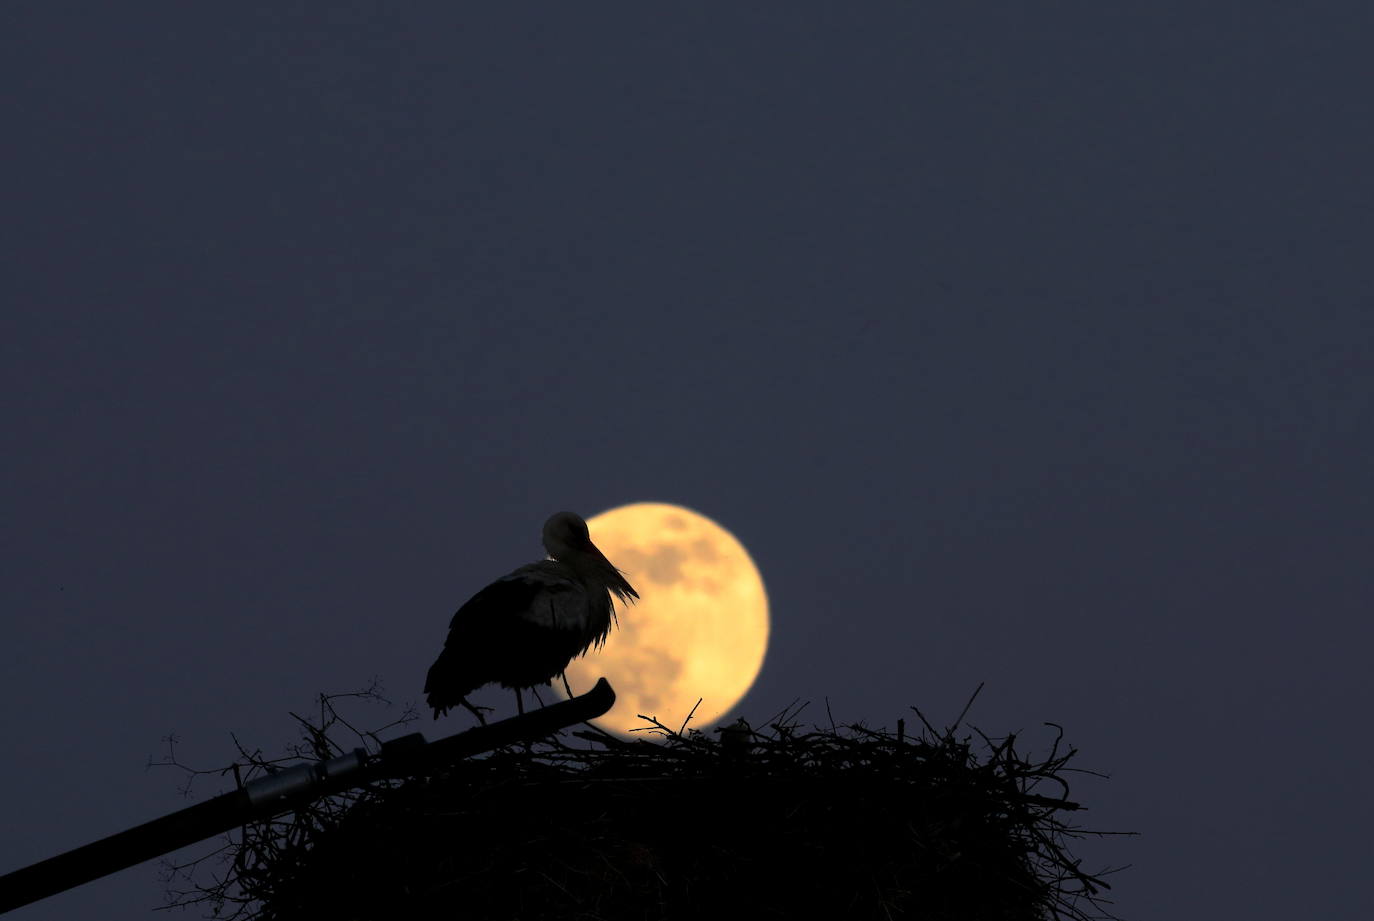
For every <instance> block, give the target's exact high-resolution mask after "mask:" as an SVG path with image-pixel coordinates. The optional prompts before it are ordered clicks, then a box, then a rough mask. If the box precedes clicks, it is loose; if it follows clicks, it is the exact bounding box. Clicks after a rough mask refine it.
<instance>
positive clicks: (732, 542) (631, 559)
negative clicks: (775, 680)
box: [567, 502, 768, 736]
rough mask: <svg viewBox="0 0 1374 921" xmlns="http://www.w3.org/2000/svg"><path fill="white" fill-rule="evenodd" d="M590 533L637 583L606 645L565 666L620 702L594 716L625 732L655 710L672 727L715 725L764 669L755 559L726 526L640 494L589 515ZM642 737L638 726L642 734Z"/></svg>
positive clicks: (763, 619) (582, 682) (579, 686)
mask: <svg viewBox="0 0 1374 921" xmlns="http://www.w3.org/2000/svg"><path fill="white" fill-rule="evenodd" d="M587 525H588V526H589V527H590V529H591V532H592V541H593V542H594V543H595V544H596V545H597V546H598V547H600V548H601V551H602V552H603V553H605V554H606V556H607V558H608V559H610V560H611V561H612V562H613V563H615V565H616V566H617V567H618V568H619V569H620V570H622V571H623V572H624V573H625V576H626V578H628V579H629V580H630V583H631V584H632V585H634V587H635V588H636V589H638V590H639V595H640V600H639V603H638V604H636V605H634V606H632V607H631V608H630V609H629V610H619V611H618V612H617V615H618V617H619V624H618V626H617V627H616V628H615V629H613V630H612V631H611V635H610V636H609V637H607V639H606V645H605V646H603V647H602V648H601V649H599V650H597V651H595V652H589V653H587V655H586V656H585V657H584V658H581V659H578V660H576V661H574V662H573V663H572V664H571V665H569V666H568V671H567V674H568V680H569V681H570V682H571V683H572V688H573V693H575V694H580V693H582V692H584V691H586V690H587V689H588V688H590V687H591V685H592V683H593V682H595V681H596V679H597V678H599V677H601V676H602V675H605V676H606V679H607V680H608V681H610V683H611V686H612V687H614V688H615V693H616V702H615V706H614V707H613V708H612V709H611V711H610V712H609V713H607V714H606V715H605V716H603V717H601V718H600V719H598V720H596V721H595V722H596V724H597V725H598V726H601V727H602V728H603V729H607V730H609V731H611V732H615V733H617V734H619V735H622V736H623V735H626V734H627V733H628V732H629V730H631V729H634V728H637V727H641V726H644V725H646V724H645V723H644V721H643V720H641V719H639V718H638V714H640V713H643V714H645V715H646V716H655V717H657V718H658V719H659V720H660V721H662V722H663V723H664V724H666V725H669V726H672V727H673V728H674V729H676V728H677V727H678V726H679V725H680V724H681V723H682V721H683V720H684V719H686V718H687V714H688V713H689V712H690V711H691V709H692V706H693V705H694V704H696V702H697V699H698V698H701V706H700V707H697V712H696V715H695V716H694V717H692V722H691V724H690V725H691V726H695V727H696V728H698V729H706V728H708V727H711V726H714V725H715V722H716V721H717V720H719V719H720V717H721V716H723V715H724V714H725V713H726V712H728V711H729V710H730V708H731V707H733V706H734V705H735V704H737V703H739V701H740V698H742V697H744V695H745V693H746V692H748V690H749V687H750V686H751V685H752V684H753V683H754V679H755V678H756V677H757V676H758V673H759V669H760V668H762V667H763V656H764V653H765V652H766V651H767V649H768V596H767V595H766V594H765V593H764V590H763V579H762V578H761V577H760V576H759V571H758V569H757V568H756V567H755V566H754V561H753V560H752V559H750V558H749V554H748V552H746V551H745V549H744V546H743V545H742V544H741V543H740V542H739V541H738V540H736V539H735V537H734V535H733V534H731V533H730V532H729V531H727V530H725V529H724V528H722V527H721V526H720V525H718V524H716V523H715V522H714V521H712V520H711V519H709V518H707V517H705V516H704V515H699V514H697V513H696V512H694V511H692V510H691V509H687V508H683V507H682V506H680V505H667V504H664V503H659V502H640V503H636V504H635V505H622V506H621V507H620V508H614V509H611V510H610V511H609V512H603V513H602V514H600V515H597V516H596V517H595V518H589V519H588V520H587ZM636 735H639V733H636Z"/></svg>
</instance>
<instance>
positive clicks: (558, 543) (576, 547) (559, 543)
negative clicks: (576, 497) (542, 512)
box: [544, 512, 600, 560]
mask: <svg viewBox="0 0 1374 921" xmlns="http://www.w3.org/2000/svg"><path fill="white" fill-rule="evenodd" d="M544 549H545V550H547V551H548V553H549V556H551V557H553V558H554V559H555V560H567V559H568V558H570V557H574V556H577V555H578V554H583V553H587V552H589V551H591V552H596V553H600V551H599V550H597V549H596V545H595V544H593V543H592V535H591V532H590V531H588V530H587V522H585V521H583V520H582V516H581V515H578V514H575V513H573V512H556V513H555V514H554V515H553V516H551V517H550V518H549V520H548V521H546V522H544Z"/></svg>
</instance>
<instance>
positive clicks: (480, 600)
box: [448, 560, 582, 641]
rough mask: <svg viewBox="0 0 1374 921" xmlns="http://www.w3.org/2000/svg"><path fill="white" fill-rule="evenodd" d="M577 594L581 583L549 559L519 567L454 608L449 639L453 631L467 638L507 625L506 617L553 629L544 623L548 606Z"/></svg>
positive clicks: (546, 622)
mask: <svg viewBox="0 0 1374 921" xmlns="http://www.w3.org/2000/svg"><path fill="white" fill-rule="evenodd" d="M581 591H582V586H581V584H580V583H579V582H578V581H577V580H576V579H575V578H573V577H572V576H571V575H569V574H567V573H565V572H563V571H562V569H561V567H559V566H558V564H557V563H554V562H553V561H552V560H542V561H540V562H538V563H530V564H529V565H528V566H521V567H520V568H519V569H517V570H515V572H513V573H511V574H509V575H506V576H502V577H501V578H499V579H497V580H496V581H495V582H493V583H491V584H490V585H488V586H487V587H486V588H484V589H482V590H481V591H480V592H478V593H477V594H475V595H473V596H472V597H471V598H470V599H468V601H467V603H466V604H464V605H463V606H462V607H461V608H459V609H458V611H457V612H456V613H455V614H454V615H453V620H451V621H450V622H449V625H448V626H449V640H450V641H452V640H453V639H454V631H462V633H463V636H464V637H470V636H471V635H472V634H473V633H474V632H477V633H485V632H487V629H490V628H494V627H496V626H498V625H503V624H508V623H509V619H510V618H512V617H517V616H518V617H520V618H521V619H522V620H526V621H529V622H531V623H533V624H535V625H536V626H543V627H557V626H558V625H557V624H555V623H552V622H549V620H548V614H547V611H548V610H549V608H550V605H551V604H552V605H554V606H558V602H560V601H564V599H565V598H566V599H567V600H571V599H572V596H573V595H574V593H578V592H581ZM560 596H562V597H560ZM463 641H467V640H466V639H465V640H463Z"/></svg>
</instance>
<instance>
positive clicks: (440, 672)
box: [425, 512, 639, 719]
mask: <svg viewBox="0 0 1374 921" xmlns="http://www.w3.org/2000/svg"><path fill="white" fill-rule="evenodd" d="M544 549H545V550H547V551H548V553H549V556H550V557H552V559H547V560H540V561H539V562H537V563H530V564H529V565H527V566H521V567H520V568H519V569H517V570H515V571H514V572H512V573H510V574H509V575H507V576H503V577H501V578H500V579H497V580H496V581H495V582H493V583H492V584H490V585H488V586H487V587H486V588H484V589H482V590H481V591H480V592H478V593H477V594H476V595H473V596H472V598H471V599H470V600H469V601H468V602H467V603H466V604H464V605H463V606H462V607H461V608H459V609H458V613H456V614H454V615H453V620H452V621H451V622H450V624H449V630H448V639H447V640H445V642H444V649H443V651H442V652H441V653H440V654H439V658H438V659H437V660H435V662H434V664H433V665H432V666H430V669H429V674H428V675H427V676H426V678H425V694H426V695H427V700H428V703H429V706H430V707H432V708H433V709H434V717H435V719H438V718H439V716H441V715H442V714H444V713H447V712H448V710H449V709H450V708H451V707H455V706H459V705H461V706H466V707H468V709H471V710H473V712H474V713H476V712H477V711H476V710H475V709H474V708H473V707H472V706H471V705H470V704H468V702H467V695H469V694H471V693H472V692H473V691H475V690H477V688H479V687H482V686H483V685H486V684H493V683H495V684H500V685H501V686H502V687H507V688H513V689H514V690H515V692H516V700H517V702H518V701H519V693H520V689H521V688H529V687H534V686H535V685H539V684H547V683H549V682H550V681H552V680H553V679H554V678H555V677H557V676H558V675H560V674H562V672H563V670H564V669H565V668H567V666H568V663H569V662H571V661H572V660H573V659H575V658H577V657H578V656H580V655H582V654H583V653H584V652H586V651H587V650H588V649H590V648H592V647H595V646H600V645H601V644H602V643H603V642H605V640H606V635H607V634H608V633H609V632H610V630H611V625H612V623H613V622H614V620H615V609H614V606H613V600H612V598H613V596H614V597H615V598H619V599H620V600H621V601H622V602H626V601H629V600H630V599H632V598H638V597H639V594H638V593H637V592H636V591H635V590H634V588H633V587H632V586H631V585H630V583H629V582H627V581H625V578H624V577H623V576H622V575H621V574H620V572H619V571H618V570H617V569H616V568H615V567H614V566H612V565H611V563H610V561H609V560H607V559H606V557H605V556H603V555H602V553H601V551H600V550H598V549H597V548H596V545H594V544H593V543H592V541H591V537H590V536H589V534H588V532H587V523H586V522H585V521H583V520H582V519H581V518H579V517H578V516H577V515H574V514H573V513H572V512H559V513H558V514H556V515H554V516H553V517H552V518H550V519H549V520H548V521H547V522H546V523H545V524H544ZM478 716H479V718H480V714H478Z"/></svg>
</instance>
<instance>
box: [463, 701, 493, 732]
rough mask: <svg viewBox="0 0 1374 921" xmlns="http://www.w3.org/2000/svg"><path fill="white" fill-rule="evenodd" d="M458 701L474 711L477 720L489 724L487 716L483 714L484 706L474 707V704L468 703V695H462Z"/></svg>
mask: <svg viewBox="0 0 1374 921" xmlns="http://www.w3.org/2000/svg"><path fill="white" fill-rule="evenodd" d="M458 702H459V703H461V704H462V705H463V706H465V707H467V708H468V709H469V710H471V711H472V715H473V716H475V717H477V722H479V723H481V724H482V725H483V726H485V725H486V724H487V718H486V717H485V716H483V715H482V709H483V708H482V707H474V706H473V705H472V704H470V703H468V699H467V698H466V697H460V698H459V699H458Z"/></svg>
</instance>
